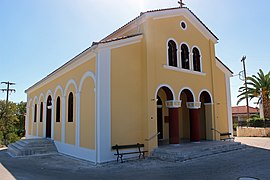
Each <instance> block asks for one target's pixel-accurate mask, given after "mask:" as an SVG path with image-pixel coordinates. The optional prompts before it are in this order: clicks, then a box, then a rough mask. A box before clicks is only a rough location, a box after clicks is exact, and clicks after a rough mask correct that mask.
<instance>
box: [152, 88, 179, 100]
mask: <svg viewBox="0 0 270 180" xmlns="http://www.w3.org/2000/svg"><path fill="white" fill-rule="evenodd" d="M162 87H166V88H168V89H170V91H171V93H172V95H173V100H175V94H174V91H173V88H172V87H171V86H170V85H168V84H160V85H159V86H158V87H157V88H156V92H155V98H154V99H156V98H157V95H158V91H159V89H160V88H162Z"/></svg>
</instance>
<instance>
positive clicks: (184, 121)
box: [179, 87, 195, 142]
mask: <svg viewBox="0 0 270 180" xmlns="http://www.w3.org/2000/svg"><path fill="white" fill-rule="evenodd" d="M179 99H180V100H181V102H182V106H181V108H180V109H179V129H180V131H179V133H180V134H179V136H180V139H181V142H189V141H190V133H191V131H190V113H189V109H188V108H187V102H194V101H195V95H194V92H193V91H192V89H191V88H189V87H184V88H182V89H181V90H180V91H179Z"/></svg>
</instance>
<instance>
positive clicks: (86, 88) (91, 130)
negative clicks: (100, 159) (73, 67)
mask: <svg viewBox="0 0 270 180" xmlns="http://www.w3.org/2000/svg"><path fill="white" fill-rule="evenodd" d="M95 102H96V96H95V82H94V80H93V79H92V78H91V77H88V78H86V79H85V81H84V84H83V86H82V90H81V106H80V107H81V112H80V116H81V122H80V124H81V125H80V128H81V129H80V137H81V139H80V146H81V147H84V148H88V149H95V134H96V133H95V129H96V125H95V115H96V114H95V111H96V104H95Z"/></svg>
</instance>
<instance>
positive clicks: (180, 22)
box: [180, 20, 188, 31]
mask: <svg viewBox="0 0 270 180" xmlns="http://www.w3.org/2000/svg"><path fill="white" fill-rule="evenodd" d="M182 23H185V25H186V28H183V27H182ZM180 27H181V29H182V30H184V31H186V30H187V28H188V25H187V23H186V21H184V20H182V21H180Z"/></svg>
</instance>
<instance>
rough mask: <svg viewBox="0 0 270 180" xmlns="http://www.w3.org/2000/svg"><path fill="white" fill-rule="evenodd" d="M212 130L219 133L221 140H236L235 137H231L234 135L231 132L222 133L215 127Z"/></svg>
mask: <svg viewBox="0 0 270 180" xmlns="http://www.w3.org/2000/svg"><path fill="white" fill-rule="evenodd" d="M211 130H212V131H215V132H217V133H218V134H219V136H220V140H221V141H227V140H234V137H230V136H231V135H232V133H230V132H225V133H222V132H220V131H218V130H216V129H214V128H211Z"/></svg>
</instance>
